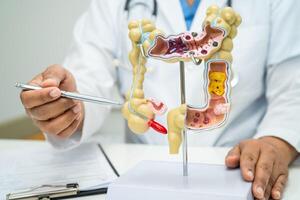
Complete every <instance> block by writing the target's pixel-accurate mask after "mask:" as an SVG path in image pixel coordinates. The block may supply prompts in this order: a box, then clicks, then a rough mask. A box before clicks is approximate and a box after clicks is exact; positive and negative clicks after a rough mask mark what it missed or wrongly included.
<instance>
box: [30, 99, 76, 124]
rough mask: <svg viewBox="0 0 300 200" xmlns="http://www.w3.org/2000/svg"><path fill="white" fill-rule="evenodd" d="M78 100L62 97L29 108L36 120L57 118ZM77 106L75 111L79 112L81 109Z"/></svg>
mask: <svg viewBox="0 0 300 200" xmlns="http://www.w3.org/2000/svg"><path fill="white" fill-rule="evenodd" d="M75 104H76V101H74V100H71V99H67V98H60V99H57V100H55V101H53V102H50V103H47V104H44V105H41V106H37V107H34V108H32V109H30V110H29V112H30V115H31V117H32V118H33V119H36V120H43V121H44V120H49V119H52V118H55V117H57V116H59V115H61V114H63V113H64V112H65V111H67V110H69V109H70V108H72V107H74V106H75ZM76 108H77V107H74V108H73V111H74V113H75V114H76V113H78V112H79V110H77V109H76Z"/></svg>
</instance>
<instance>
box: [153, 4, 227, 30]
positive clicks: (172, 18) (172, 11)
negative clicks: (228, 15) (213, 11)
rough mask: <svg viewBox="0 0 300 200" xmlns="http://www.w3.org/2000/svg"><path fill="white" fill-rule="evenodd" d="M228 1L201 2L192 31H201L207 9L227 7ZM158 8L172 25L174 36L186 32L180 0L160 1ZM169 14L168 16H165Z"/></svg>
mask: <svg viewBox="0 0 300 200" xmlns="http://www.w3.org/2000/svg"><path fill="white" fill-rule="evenodd" d="M226 2H227V0H201V1H200V4H199V7H198V9H197V12H196V14H195V17H194V20H193V23H192V26H191V31H197V32H199V31H201V30H202V22H203V20H204V17H205V13H206V9H207V8H208V7H209V6H210V5H213V4H216V5H218V6H220V7H222V6H225V5H226ZM158 8H159V9H160V11H162V12H163V13H162V14H164V15H165V17H166V18H167V20H168V23H169V24H170V25H171V27H170V28H171V31H172V32H173V33H174V34H177V33H181V32H184V31H186V24H185V20H184V15H183V12H182V8H181V5H180V1H179V0H160V1H158ZM166 12H168V14H165V13H166Z"/></svg>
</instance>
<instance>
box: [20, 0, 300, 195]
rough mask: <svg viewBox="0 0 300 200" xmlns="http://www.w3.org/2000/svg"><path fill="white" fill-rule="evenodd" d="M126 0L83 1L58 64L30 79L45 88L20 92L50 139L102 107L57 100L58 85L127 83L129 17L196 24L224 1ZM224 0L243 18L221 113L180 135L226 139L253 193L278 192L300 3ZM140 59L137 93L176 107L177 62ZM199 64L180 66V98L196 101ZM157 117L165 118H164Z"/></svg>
mask: <svg viewBox="0 0 300 200" xmlns="http://www.w3.org/2000/svg"><path fill="white" fill-rule="evenodd" d="M135 2H137V1H133V0H132V1H131V2H129V4H128V7H127V8H128V9H124V7H125V4H126V3H125V0H119V1H108V0H107V1H104V0H94V1H92V4H91V6H90V8H89V10H88V11H87V12H86V13H84V14H83V16H82V17H81V18H80V19H79V21H78V23H77V25H76V27H75V30H74V41H73V45H72V48H71V50H70V52H69V54H68V56H67V57H66V60H65V62H64V63H63V64H62V65H52V66H50V67H48V68H47V69H46V70H45V71H44V72H42V73H41V74H38V75H37V76H36V77H35V78H33V79H32V80H31V81H30V83H31V84H37V85H40V86H42V87H44V89H42V90H39V91H25V92H22V93H21V99H22V103H23V104H24V107H25V109H26V112H27V113H28V115H29V116H30V117H31V118H32V120H33V121H34V123H35V124H36V125H37V126H38V127H39V128H40V129H41V130H42V131H44V132H45V135H46V137H47V140H48V141H49V142H50V143H52V144H53V145H54V146H56V147H58V148H70V147H72V146H76V145H79V144H80V143H82V142H83V141H85V140H86V139H87V138H88V137H90V136H91V135H92V134H93V133H95V132H96V131H97V130H98V129H99V128H100V126H101V124H102V122H103V120H104V119H105V117H106V116H107V114H108V112H109V109H107V108H103V107H101V106H98V105H93V104H85V103H81V102H76V101H73V100H69V99H65V98H60V91H59V90H58V88H60V89H62V90H67V91H78V92H80V93H84V94H92V95H95V96H103V97H107V98H111V95H112V94H111V90H112V88H113V86H114V84H118V85H119V89H120V92H121V93H122V94H123V95H124V94H125V93H126V91H127V90H128V89H129V88H130V84H131V73H132V72H131V67H130V65H129V62H128V57H127V55H128V52H129V50H130V41H129V39H128V35H127V34H128V32H127V23H128V19H131V18H134V17H136V18H145V17H146V18H147V17H148V18H149V17H152V18H153V19H155V22H156V26H157V27H159V28H161V29H162V30H163V31H164V32H165V33H167V34H170V33H179V32H182V31H185V30H186V29H188V30H191V31H199V30H200V29H201V23H202V21H203V18H204V15H205V9H206V8H207V7H208V6H209V5H211V4H213V3H215V4H218V5H219V6H225V5H226V4H231V3H230V2H231V1H226V0H201V1H199V0H168V1H166V0H158V2H157V4H154V3H153V2H156V1H151V0H149V1H145V2H146V3H144V4H142V5H141V4H135ZM144 5H147V6H144ZM232 6H233V8H234V9H235V10H236V11H237V12H238V13H240V15H241V16H242V19H243V22H242V25H241V26H240V27H239V29H238V32H239V33H238V36H237V38H236V39H235V40H234V44H235V47H234V50H233V58H234V61H233V69H234V72H235V74H236V77H238V78H239V83H238V84H237V85H236V86H235V87H234V88H233V91H232V105H233V106H232V111H231V113H230V118H229V120H228V122H227V124H226V125H225V126H223V127H222V128H219V129H215V130H213V131H211V132H210V133H207V134H206V133H201V134H195V133H193V134H189V138H190V139H189V142H190V145H198V146H204V145H209V146H234V148H233V149H232V150H231V151H230V152H229V153H228V156H227V157H226V161H225V162H226V165H227V166H228V167H231V168H235V167H240V168H241V171H242V176H243V178H244V179H245V180H246V181H252V182H253V194H254V195H255V197H256V198H257V199H269V198H270V197H272V198H273V199H281V198H282V193H283V189H284V186H285V184H286V181H287V176H288V166H289V164H290V163H291V162H292V161H293V160H294V159H295V158H296V156H297V154H298V152H299V151H300V125H299V121H300V78H299V77H300V67H299V63H300V40H299V38H300V30H299V28H298V27H297V24H298V20H299V19H300V13H299V12H298V11H299V10H300V5H299V1H296V0H265V1H261V0H244V1H233V2H232ZM115 59H118V60H119V65H118V66H117V67H116V66H115V63H116V62H113V61H114V60H115ZM147 66H150V67H151V70H149V71H150V72H148V73H147V74H146V78H145V82H144V87H145V92H146V96H149V97H155V98H157V99H160V100H162V101H164V102H165V103H166V104H167V105H168V107H169V108H174V107H177V106H178V105H180V98H179V97H180V94H179V75H178V74H179V69H178V65H177V64H166V63H163V62H160V61H158V60H151V59H150V60H149V61H148V64H147ZM202 69H203V68H201V67H200V68H199V67H195V66H194V65H193V64H192V63H187V64H186V79H187V80H186V81H187V82H186V84H187V88H186V90H187V91H186V93H187V102H193V103H198V104H201V101H202V99H200V98H199V97H198V95H194V93H195V91H202V84H201V81H202V80H201V78H199V77H201V73H202V71H201V70H202ZM202 103H203V102H202ZM158 120H159V121H160V122H161V123H165V119H164V118H161V119H158ZM127 139H128V141H131V142H139V143H150V144H166V143H167V139H166V138H165V137H162V136H161V135H159V134H157V133H152V132H151V131H149V133H147V134H144V135H142V136H137V135H134V134H129V137H128V138H127Z"/></svg>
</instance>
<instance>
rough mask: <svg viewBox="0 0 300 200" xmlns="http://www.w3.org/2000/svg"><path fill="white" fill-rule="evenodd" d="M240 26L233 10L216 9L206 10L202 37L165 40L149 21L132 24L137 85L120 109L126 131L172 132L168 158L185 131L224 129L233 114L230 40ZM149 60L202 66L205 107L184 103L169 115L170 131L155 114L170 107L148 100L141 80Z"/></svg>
mask: <svg viewBox="0 0 300 200" xmlns="http://www.w3.org/2000/svg"><path fill="white" fill-rule="evenodd" d="M240 23H241V17H240V15H239V14H237V13H236V12H235V11H234V10H233V9H232V8H230V7H225V8H219V7H218V6H210V7H209V8H208V9H207V11H206V18H205V20H204V23H203V27H202V32H191V33H190V32H184V33H180V34H177V35H169V36H165V35H164V34H163V33H162V32H161V31H160V30H158V29H156V27H155V25H154V24H153V23H152V22H151V21H150V20H145V19H144V20H141V21H131V22H130V23H129V25H128V28H129V37H130V40H131V42H132V50H131V51H130V53H129V60H130V62H131V64H132V66H133V83H132V87H131V89H130V91H129V92H128V93H127V95H126V102H125V104H124V106H123V108H122V113H123V116H124V117H125V118H126V119H127V121H128V127H129V128H130V129H131V130H132V131H133V132H134V133H136V134H141V133H144V132H146V131H147V130H148V129H149V128H150V127H151V128H153V129H154V130H156V131H157V132H160V133H163V134H167V133H168V140H169V147H170V148H169V149H170V153H171V154H176V153H178V149H179V147H180V144H181V141H182V135H181V132H182V130H184V129H189V130H209V129H214V128H218V127H220V126H221V125H223V124H224V123H225V122H226V119H227V118H228V114H229V110H230V88H231V85H230V81H231V78H232V73H231V63H232V55H231V51H232V48H233V43H232V39H233V38H234V37H235V36H236V34H237V27H238V26H239V25H240ZM148 58H155V59H160V60H162V61H165V62H170V63H173V62H189V61H193V62H194V63H195V64H200V63H201V61H203V62H204V66H205V69H204V76H203V77H204V90H205V96H206V98H205V99H206V104H205V105H204V106H202V107H193V106H190V105H186V104H182V105H180V106H179V107H178V108H175V109H172V110H171V111H169V113H168V115H167V122H168V130H167V129H166V128H165V127H164V126H163V125H161V124H159V123H157V122H156V121H155V120H154V119H155V116H156V115H163V114H164V113H165V112H166V111H167V106H166V105H165V104H164V103H163V102H160V101H159V100H155V99H152V98H145V94H144V90H143V81H144V75H145V73H146V72H147V68H146V67H145V64H146V62H147V59H148ZM196 92H197V91H196Z"/></svg>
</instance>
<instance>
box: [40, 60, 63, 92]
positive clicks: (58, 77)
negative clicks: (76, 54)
mask: <svg viewBox="0 0 300 200" xmlns="http://www.w3.org/2000/svg"><path fill="white" fill-rule="evenodd" d="M42 77H43V82H42V83H41V86H42V87H50V86H52V87H58V86H59V85H60V83H61V82H62V81H64V79H65V78H66V71H65V69H64V68H63V67H60V66H59V65H52V66H50V67H48V68H47V69H46V70H45V71H44V72H43V73H42Z"/></svg>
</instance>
